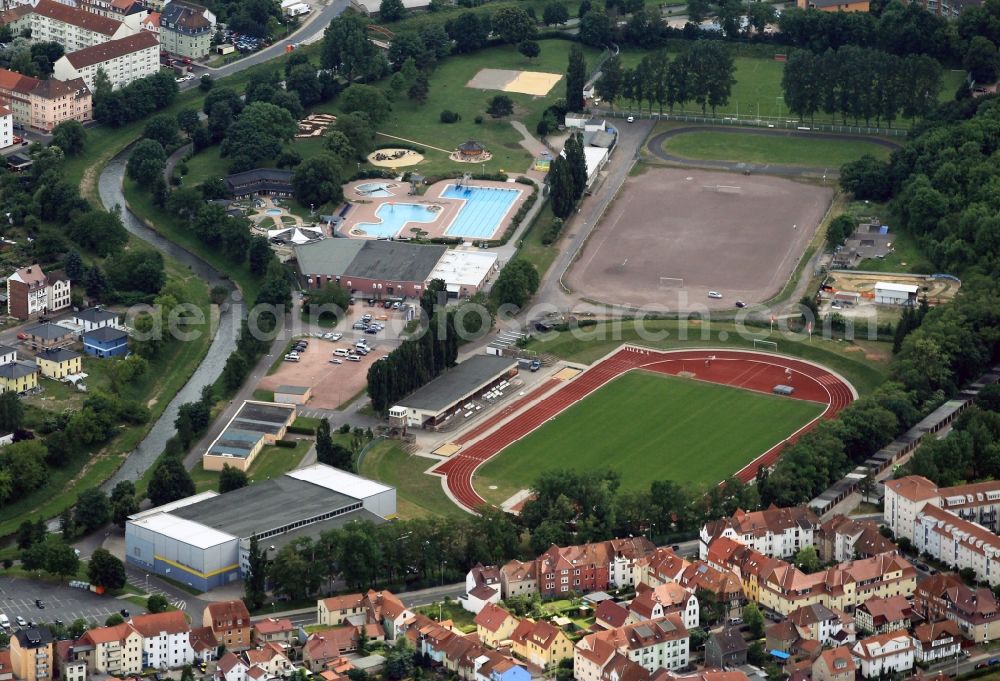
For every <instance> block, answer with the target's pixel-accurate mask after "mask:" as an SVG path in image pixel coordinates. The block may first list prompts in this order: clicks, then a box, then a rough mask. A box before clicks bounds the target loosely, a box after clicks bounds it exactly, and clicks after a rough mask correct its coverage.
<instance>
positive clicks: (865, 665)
mask: <svg viewBox="0 0 1000 681" xmlns="http://www.w3.org/2000/svg"><path fill="white" fill-rule="evenodd" d="M851 652H852V653H853V654H854V659H855V660H856V663H857V664H858V667H859V669H860V670H861V676H863V677H864V678H866V679H875V678H879V677H882V676H891V675H893V674H898V673H903V672H908V671H909V670H911V669H913V641H912V640H911V639H910V635H909V634H908V633H906V632H905V631H894V632H890V633H888V634H878V635H876V636H870V637H868V638H866V639H862V640H860V641H858V642H857V643H855V644H854V647H853V648H852V649H851Z"/></svg>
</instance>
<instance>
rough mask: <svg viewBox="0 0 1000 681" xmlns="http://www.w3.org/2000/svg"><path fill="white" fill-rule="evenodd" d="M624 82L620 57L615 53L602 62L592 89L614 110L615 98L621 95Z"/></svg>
mask: <svg viewBox="0 0 1000 681" xmlns="http://www.w3.org/2000/svg"><path fill="white" fill-rule="evenodd" d="M624 82H625V74H624V72H623V70H622V62H621V58H620V57H619V56H618V55H617V54H616V55H614V56H612V57H611V58H610V59H608V60H607V61H606V62H604V66H603V67H602V68H601V76H600V78H598V79H597V82H596V83H594V91H595V93H596V94H597V96H598V97H600V98H601V99H603V100H604V101H606V102H607V103H608V106H609V107H611V109H612V110H614V108H615V100H616V99H618V97H619V96H620V95H621V93H622V86H623V85H624Z"/></svg>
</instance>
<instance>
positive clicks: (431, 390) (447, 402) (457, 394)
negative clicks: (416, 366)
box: [399, 355, 517, 413]
mask: <svg viewBox="0 0 1000 681" xmlns="http://www.w3.org/2000/svg"><path fill="white" fill-rule="evenodd" d="M516 366H517V359H516V358H512V357H497V356H496V355H475V356H473V357H470V358H469V359H467V360H465V361H464V362H462V363H461V364H459V365H458V366H456V367H455V368H453V369H449V370H448V371H446V372H444V373H443V374H441V375H440V376H438V377H437V378H435V379H434V380H433V381H431V382H430V383H428V384H427V385H425V386H424V387H422V388H420V389H419V390H417V391H415V392H414V393H412V394H411V395H410V396H409V397H406V398H404V399H402V400H400V401H399V404H400V406H403V407H406V408H408V409H419V410H421V411H431V412H438V413H440V412H442V411H444V410H445V409H447V408H448V407H450V406H452V405H453V404H455V403H456V402H458V401H460V400H463V399H465V398H466V397H468V396H469V395H470V394H471V393H473V392H475V391H476V390H478V389H479V388H481V387H482V386H483V385H484V384H485V383H487V382H488V381H490V380H491V379H493V378H495V377H496V376H499V375H500V374H502V373H504V372H506V371H510V370H511V369H513V368H514V367H516Z"/></svg>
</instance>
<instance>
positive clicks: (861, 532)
mask: <svg viewBox="0 0 1000 681" xmlns="http://www.w3.org/2000/svg"><path fill="white" fill-rule="evenodd" d="M815 547H816V552H817V554H819V559H820V560H822V561H824V562H830V561H833V562H837V563H842V562H844V561H845V560H851V559H853V558H870V557H872V556H877V555H878V554H880V553H891V552H893V551H896V550H898V549H897V547H896V545H895V544H894V543H893V542H892V541H890V540H889V539H887V538H886V537H883V536H882V533H881V532H879V527H878V524H877V523H875V522H874V521H872V520H854V519H853V518H848V517H847V516H844V515H835V516H834V517H832V518H830V519H829V520H827V521H826V522H825V523H823V524H822V525H820V528H819V530H817V532H816V533H815Z"/></svg>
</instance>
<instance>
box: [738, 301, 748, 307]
mask: <svg viewBox="0 0 1000 681" xmlns="http://www.w3.org/2000/svg"><path fill="white" fill-rule="evenodd" d="M746 306H747V304H746V303H744V302H743V301H742V300H737V301H736V307H746Z"/></svg>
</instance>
